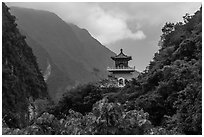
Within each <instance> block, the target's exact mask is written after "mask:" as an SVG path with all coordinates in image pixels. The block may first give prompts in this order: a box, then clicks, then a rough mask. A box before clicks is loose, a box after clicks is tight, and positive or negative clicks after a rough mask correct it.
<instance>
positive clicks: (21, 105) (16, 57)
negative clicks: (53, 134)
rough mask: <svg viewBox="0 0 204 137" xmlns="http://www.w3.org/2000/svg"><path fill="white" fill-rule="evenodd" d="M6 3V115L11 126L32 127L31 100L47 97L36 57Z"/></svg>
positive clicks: (4, 99) (3, 28)
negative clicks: (30, 120) (28, 125)
mask: <svg viewBox="0 0 204 137" xmlns="http://www.w3.org/2000/svg"><path fill="white" fill-rule="evenodd" d="M8 10H9V8H8V7H7V6H6V5H5V4H4V3H2V116H3V119H4V120H5V122H6V123H7V125H8V126H9V127H20V128H21V127H24V126H26V125H27V124H28V119H29V117H28V109H27V108H28V105H29V98H30V97H32V98H33V99H37V98H44V97H47V87H46V83H45V82H44V79H43V76H42V74H41V73H40V70H39V69H38V65H37V63H36V58H35V56H34V55H33V54H32V50H31V48H30V47H28V45H27V44H26V42H25V40H24V39H25V37H24V36H22V35H21V34H20V33H19V30H18V29H17V28H16V26H17V24H16V23H15V17H14V16H11V15H10V13H9V12H8Z"/></svg>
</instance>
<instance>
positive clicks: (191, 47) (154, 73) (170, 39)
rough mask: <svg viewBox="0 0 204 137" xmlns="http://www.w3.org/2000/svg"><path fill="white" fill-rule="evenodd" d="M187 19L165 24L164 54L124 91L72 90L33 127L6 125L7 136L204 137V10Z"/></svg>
mask: <svg viewBox="0 0 204 137" xmlns="http://www.w3.org/2000/svg"><path fill="white" fill-rule="evenodd" d="M183 19H184V22H179V23H166V24H165V25H164V27H163V28H162V35H161V40H160V42H159V43H160V44H159V46H160V50H159V51H158V52H157V53H155V55H154V58H153V60H152V61H151V62H150V64H149V65H148V66H147V68H146V70H145V71H144V72H143V73H141V74H140V75H139V77H138V78H137V79H133V80H132V81H130V82H129V83H127V85H126V86H125V87H124V88H117V87H101V86H100V84H101V83H100V82H97V83H90V84H87V85H81V86H78V87H76V88H74V89H71V90H67V91H66V93H65V94H64V95H63V98H62V99H61V100H60V101H59V103H58V104H56V105H53V106H46V107H44V108H42V110H46V111H44V113H42V115H40V116H38V117H36V119H35V120H34V121H33V123H32V124H30V125H29V126H27V127H26V128H22V129H11V128H8V126H7V125H4V127H3V134H60V135H64V134H73V135H79V134H83V135H101V134H103V135H104V134H105V135H107V134H108V135H127V134H128V135H129V134H136V135H144V134H146V135H178V134H182V135H192V134H193V135H197V134H199V135H201V134H202V7H201V8H200V9H199V10H198V11H197V12H196V13H195V14H194V15H188V14H186V15H185V16H184V17H183ZM107 81H108V80H107ZM36 111H37V110H36ZM41 112H42V111H41Z"/></svg>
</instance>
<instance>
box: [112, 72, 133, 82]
mask: <svg viewBox="0 0 204 137" xmlns="http://www.w3.org/2000/svg"><path fill="white" fill-rule="evenodd" d="M113 75H114V76H115V77H116V78H120V77H123V78H124V79H127V80H131V79H132V78H134V75H133V74H132V73H116V74H113Z"/></svg>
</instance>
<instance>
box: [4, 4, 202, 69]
mask: <svg viewBox="0 0 204 137" xmlns="http://www.w3.org/2000/svg"><path fill="white" fill-rule="evenodd" d="M7 5H8V6H18V7H26V8H33V9H40V10H48V11H51V12H54V13H55V14H57V15H58V16H59V17H60V18H61V19H63V20H64V21H66V22H69V23H73V24H75V25H77V26H79V27H81V28H85V29H87V30H88V31H89V33H90V34H91V35H92V36H93V37H94V38H96V39H97V40H98V41H99V42H100V43H102V44H103V45H104V46H106V47H107V48H109V49H110V50H112V51H113V52H115V53H116V54H118V53H119V52H120V49H121V48H123V51H124V53H125V54H127V55H129V56H132V59H133V60H132V61H130V62H129V65H130V66H135V67H136V69H137V70H138V71H143V70H144V69H145V68H146V67H147V66H148V64H149V62H150V61H151V60H152V58H153V56H154V53H156V52H157V51H158V49H159V46H158V42H159V40H160V36H161V33H162V32H161V28H162V27H163V26H164V24H165V23H166V22H179V21H182V17H183V16H184V15H185V14H186V13H189V14H191V15H192V14H194V13H195V12H196V11H197V10H198V9H199V8H200V6H201V2H173V3H170V2H164V3H161V2H160V3H159V2H144V3H142V2H98V3H96V2H95V3H94V2H85V3H82V2H77V3H73V2H49V3H48V2H40V3H39V2H38V3H37V2H34V3H31V2H26V3H22V2H15V3H14V2H13V3H7Z"/></svg>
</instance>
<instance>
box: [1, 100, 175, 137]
mask: <svg viewBox="0 0 204 137" xmlns="http://www.w3.org/2000/svg"><path fill="white" fill-rule="evenodd" d="M148 116H149V115H148V113H145V112H144V111H143V110H131V111H127V110H126V109H125V107H124V106H123V105H122V104H120V103H108V100H107V99H106V98H104V99H102V100H101V101H99V102H97V103H95V104H94V106H93V109H92V111H91V112H90V113H88V114H86V115H84V116H83V115H82V114H81V113H78V112H75V111H73V110H69V115H66V117H65V118H62V119H60V120H58V119H57V118H56V117H55V116H54V115H53V114H49V113H47V112H45V113H43V114H42V115H41V116H40V117H38V118H37V119H36V120H35V121H34V123H33V124H32V125H30V126H28V127H26V128H23V129H11V128H8V127H7V126H6V124H3V134H23V135H25V134H26V135H33V134H35V135H36V134H37V135H38V134H41V135H42V134H44V135H54V134H55V135H56V134H57V135H67V134H68V135H70V134H71V135H81V134H82V135H104V134H109V135H117V134H119V135H121V134H151V135H153V134H178V133H177V132H174V131H170V130H169V131H167V130H166V129H164V128H161V127H160V128H153V127H152V124H151V122H150V121H149V120H148Z"/></svg>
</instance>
